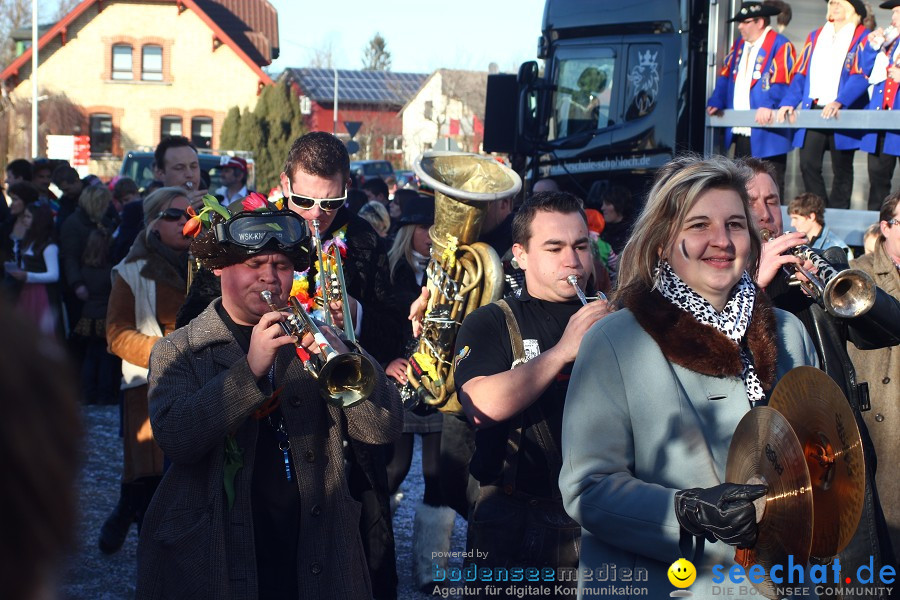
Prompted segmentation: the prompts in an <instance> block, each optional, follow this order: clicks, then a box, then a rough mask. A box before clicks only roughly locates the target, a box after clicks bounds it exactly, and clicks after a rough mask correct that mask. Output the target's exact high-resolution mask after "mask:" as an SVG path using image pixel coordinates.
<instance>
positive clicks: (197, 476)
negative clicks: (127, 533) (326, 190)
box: [137, 211, 403, 599]
mask: <svg viewBox="0 0 900 600" xmlns="http://www.w3.org/2000/svg"><path fill="white" fill-rule="evenodd" d="M219 215H221V213H217V215H216V216H214V217H213V219H212V220H213V225H214V226H213V227H212V228H211V229H208V230H206V231H204V232H201V234H200V235H199V236H198V237H196V238H195V239H194V241H193V243H192V245H191V251H192V253H193V255H194V256H195V257H197V258H198V259H200V260H201V261H202V262H203V264H204V266H205V267H206V268H208V269H211V270H212V271H213V273H215V275H216V276H217V277H219V278H220V279H221V282H222V297H221V299H217V300H216V301H214V302H213V303H212V304H210V306H209V307H208V308H207V309H206V310H205V311H204V312H203V313H202V314H201V315H200V316H199V317H197V318H196V319H194V320H193V321H192V322H191V323H190V324H189V325H187V326H186V327H184V328H181V329H179V330H178V331H176V332H175V333H174V334H172V335H171V336H169V337H167V338H164V339H163V340H161V341H160V342H159V343H158V344H157V345H156V347H155V348H154V351H153V354H152V356H151V360H150V372H151V375H150V391H149V396H150V413H151V422H152V425H153V429H154V432H155V434H156V436H157V440H158V442H159V444H160V446H161V447H162V448H163V450H164V451H165V453H166V456H167V457H168V458H169V459H170V460H171V461H172V466H171V467H170V468H169V470H168V471H167V472H166V475H165V476H164V478H163V481H162V483H161V484H160V487H159V489H158V491H157V493H156V496H155V497H154V499H153V502H152V503H151V507H150V509H149V511H148V513H147V516H146V519H145V521H144V528H143V529H142V531H141V533H142V537H141V540H140V546H139V553H140V560H139V563H138V585H137V597H138V598H195V597H200V596H202V597H210V598H212V597H215V598H225V597H229V598H256V597H260V598H298V597H302V598H341V599H343V598H359V599H368V598H371V597H372V586H371V582H370V579H369V575H368V572H367V569H366V566H365V564H366V563H365V558H364V554H363V546H362V541H361V537H360V533H359V518H360V506H359V504H358V503H357V502H355V501H353V500H352V499H350V495H349V490H348V486H347V476H346V474H345V469H344V460H343V447H342V443H343V432H342V425H341V424H342V422H346V434H347V435H349V436H350V437H351V438H352V439H356V440H360V441H362V442H366V443H370V444H383V443H388V442H391V441H393V440H394V439H395V438H397V437H399V435H400V433H401V428H402V422H403V417H402V408H401V405H400V400H399V396H398V394H397V391H396V388H395V387H394V386H393V385H391V384H389V383H388V380H387V377H386V376H385V375H384V372H383V371H382V370H381V369H380V368H377V369H376V370H375V371H376V375H375V386H374V390H373V392H372V394H371V395H370V396H369V397H368V399H367V401H365V402H362V403H360V404H358V405H356V406H353V407H352V408H346V409H343V410H342V409H339V408H337V407H335V406H332V405H330V404H327V403H326V402H325V400H323V399H322V398H321V396H320V394H319V388H318V382H317V381H316V380H315V379H314V378H313V377H312V376H311V375H310V374H308V373H307V372H306V370H305V369H304V368H303V365H302V364H301V361H300V360H298V358H297V356H296V355H295V348H294V346H295V342H297V341H298V340H296V338H294V337H293V336H288V335H285V333H284V331H283V329H282V327H281V325H280V323H281V322H282V321H283V320H284V319H285V315H284V314H282V313H280V312H276V311H272V310H270V308H269V306H268V304H267V302H266V301H265V300H264V299H263V298H262V297H261V292H263V291H266V292H269V293H271V296H272V299H273V302H274V303H275V304H277V305H278V306H283V305H285V304H286V303H287V299H288V295H289V293H290V289H291V282H292V279H293V274H294V270H295V269H302V268H305V267H306V265H307V262H308V257H307V251H306V248H305V242H306V238H307V234H306V228H305V227H304V225H303V221H302V220H301V219H299V218H298V217H297V216H296V215H294V214H293V213H291V212H289V211H278V212H269V211H264V212H242V213H238V214H236V215H234V216H231V218H230V219H228V220H222V219H219ZM195 218H196V217H195ZM217 219H218V223H217V222H216V220H217ZM323 333H324V335H325V336H326V337H327V338H328V341H329V343H330V344H331V346H333V347H334V348H335V350H336V351H337V352H346V351H347V347H346V346H345V345H344V343H343V342H342V341H341V340H340V339H338V338H337V336H335V335H334V333H333V332H332V331H331V330H330V329H328V328H323ZM299 341H300V342H301V345H302V346H303V347H304V348H305V349H306V351H308V352H310V353H318V352H319V347H318V345H317V344H316V343H315V342H314V340H313V338H312V336H311V335H305V336H304V338H303V339H302V340H299Z"/></svg>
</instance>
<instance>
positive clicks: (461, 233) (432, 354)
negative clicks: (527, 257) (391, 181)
mask: <svg viewBox="0 0 900 600" xmlns="http://www.w3.org/2000/svg"><path fill="white" fill-rule="evenodd" d="M414 168H415V171H416V174H417V175H418V176H419V179H420V180H421V181H422V182H423V183H424V184H426V185H428V186H430V187H432V188H433V189H434V191H435V193H434V208H435V217H434V225H432V227H431V229H430V230H429V232H428V233H429V236H430V237H431V243H432V246H431V257H430V258H431V260H430V261H429V263H428V266H427V268H426V275H427V280H428V281H427V286H428V290H429V292H430V293H431V295H430V297H429V299H428V306H427V307H426V309H425V319H424V322H423V329H422V334H421V335H420V336H419V342H418V346H417V348H416V351H415V352H414V353H413V355H412V356H411V357H410V359H409V367H407V369H406V375H407V377H408V379H409V384H410V386H411V387H412V389H413V390H414V396H413V398H412V402H411V404H416V403H419V402H421V403H424V404H427V405H430V406H434V407H436V408H437V409H438V410H440V411H441V412H447V413H455V414H462V406H461V405H460V404H459V401H458V400H457V398H456V388H455V386H454V384H453V352H454V346H455V344H456V333H457V331H458V330H459V326H460V324H461V323H462V321H463V319H464V318H465V317H466V315H468V314H469V313H470V312H472V311H473V310H475V309H476V308H478V307H480V306H484V305H486V304H490V303H491V302H495V301H496V300H499V299H500V297H501V294H502V291H503V267H502V265H501V263H500V258H499V257H498V256H497V253H496V252H495V251H494V249H493V248H491V247H490V246H489V245H487V244H485V243H483V242H478V241H476V240H477V239H478V236H479V234H480V233H481V226H482V224H483V223H484V218H485V215H486V214H487V211H488V208H489V206H490V204H491V202H495V201H497V200H501V199H503V198H508V197H510V196H514V195H515V194H517V193H519V190H520V189H521V188H522V180H521V178H520V177H519V175H518V174H517V173H516V172H515V171H513V170H512V169H510V168H509V167H507V166H505V165H503V164H501V163H499V162H498V161H496V160H495V159H493V158H491V157H488V156H480V155H477V154H468V153H463V152H426V153H425V154H423V155H421V156H419V157H418V158H417V159H416V161H415V164H414ZM408 404H410V403H408Z"/></svg>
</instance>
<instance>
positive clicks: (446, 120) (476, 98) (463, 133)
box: [425, 69, 487, 152]
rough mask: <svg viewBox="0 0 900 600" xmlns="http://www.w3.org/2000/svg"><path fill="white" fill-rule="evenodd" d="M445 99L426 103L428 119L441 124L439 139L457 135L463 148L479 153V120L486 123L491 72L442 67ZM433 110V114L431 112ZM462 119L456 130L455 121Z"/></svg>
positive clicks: (438, 132)
mask: <svg viewBox="0 0 900 600" xmlns="http://www.w3.org/2000/svg"><path fill="white" fill-rule="evenodd" d="M438 73H439V75H440V77H441V98H439V99H436V101H430V102H427V103H426V114H425V118H426V119H428V120H430V121H432V122H433V123H434V124H435V125H437V137H438V139H440V138H442V137H445V138H453V139H454V140H456V142H457V144H458V145H459V147H460V149H462V150H464V151H468V152H477V151H478V147H477V145H478V144H477V136H476V135H475V119H476V118H477V119H479V120H480V121H481V122H484V105H485V99H486V96H487V73H484V72H480V71H456V70H451V69H441V70H440V71H439V72H438ZM428 113H430V114H428ZM453 121H457V122H458V128H457V129H456V130H455V131H452V130H451V129H452V128H451V124H452V122H453Z"/></svg>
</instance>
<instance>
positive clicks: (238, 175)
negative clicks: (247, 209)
mask: <svg viewBox="0 0 900 600" xmlns="http://www.w3.org/2000/svg"><path fill="white" fill-rule="evenodd" d="M223 160H224V159H223ZM227 160H228V162H226V163H225V164H223V165H222V166H221V167H219V177H220V178H221V179H222V185H221V187H219V188H218V189H217V190H216V195H217V196H222V204H223V205H224V206H228V205H229V204H231V203H232V202H236V201H238V200H241V199H243V198H244V196H246V195H247V193H248V192H247V161H246V160H244V159H243V158H240V157H237V156H230V157H228V159H227Z"/></svg>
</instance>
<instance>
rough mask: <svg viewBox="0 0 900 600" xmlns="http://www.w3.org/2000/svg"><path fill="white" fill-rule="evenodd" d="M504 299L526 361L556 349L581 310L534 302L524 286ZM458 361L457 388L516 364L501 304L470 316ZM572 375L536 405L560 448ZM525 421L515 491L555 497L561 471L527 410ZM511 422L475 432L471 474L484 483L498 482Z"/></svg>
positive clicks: (567, 368)
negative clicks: (554, 466) (552, 465)
mask: <svg viewBox="0 0 900 600" xmlns="http://www.w3.org/2000/svg"><path fill="white" fill-rule="evenodd" d="M506 301H507V302H508V303H509V306H510V308H511V309H512V312H513V314H514V315H515V316H516V320H517V321H518V323H519V330H520V331H521V333H522V340H523V343H524V346H525V356H526V358H527V359H531V358H535V357H536V356H537V355H538V354H540V353H541V352H546V351H547V350H549V349H550V348H552V347H553V346H555V345H556V344H557V343H558V342H559V340H560V338H561V337H562V334H563V331H565V328H566V325H567V324H568V322H569V319H570V318H571V317H572V315H574V314H575V313H576V312H578V309H579V308H581V304H580V303H579V302H578V301H574V302H565V303H554V302H547V301H544V300H538V299H536V298H532V297H531V296H529V295H528V292H527V290H525V289H524V288H523V289H522V291H521V293H520V296H519V298H513V297H508V298H506ZM455 360H456V367H455V371H454V380H455V382H456V387H457V389H459V388H461V387H462V386H463V385H464V384H465V383H466V382H467V381H469V380H470V379H472V378H473V377H479V376H488V375H496V374H497V373H502V372H504V371H507V370H509V368H510V366H511V365H512V362H513V353H512V346H510V341H509V330H508V329H507V327H506V318H505V317H504V316H503V311H502V310H501V309H500V308H499V307H498V306H495V305H493V304H491V305H488V306H484V307H482V308H479V309H478V310H476V311H474V312H473V313H472V314H470V315H469V316H467V317H466V319H465V321H464V322H463V324H462V327H460V330H459V335H458V336H457V338H456V359H455ZM571 372H572V364H568V365H566V366H565V367H564V368H563V370H562V371H561V372H560V373H559V374H558V375H557V376H556V379H555V380H554V381H553V383H551V384H550V386H549V387H548V388H547V389H546V390H545V391H544V393H543V394H541V396H540V397H539V398H538V399H537V401H536V404H537V405H538V406H540V409H541V411H542V413H543V415H544V420H545V421H546V422H547V425H548V427H549V430H550V434H551V435H552V436H553V440H554V442H555V443H556V445H557V447H558V446H559V445H560V440H561V435H562V413H563V404H564V402H565V399H566V391H567V390H568V387H569V376H570V374H571ZM523 418H524V421H523V435H522V443H521V446H520V450H519V459H518V467H517V471H516V489H517V490H519V491H522V492H525V493H528V494H533V495H535V496H541V497H545V498H549V497H554V496H556V495H558V489H559V488H558V484H557V480H558V478H559V471H558V469H555V470H554V472H552V473H551V472H550V467H549V464H548V462H547V459H546V458H545V456H544V452H543V450H541V448H540V446H539V444H538V442H537V437H536V433H535V429H534V423H532V420H531V418H530V416H529V412H528V411H526V412H525V414H524V415H523ZM510 423H511V421H505V422H503V423H499V424H497V425H494V426H493V427H486V428H481V429H478V430H477V431H476V432H475V454H474V455H473V456H472V461H471V463H470V465H469V470H470V472H471V473H472V476H474V477H475V478H476V479H477V480H478V481H480V482H481V483H482V484H491V483H500V480H501V474H502V470H503V460H504V458H505V453H506V440H507V437H508V435H509V431H510Z"/></svg>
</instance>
